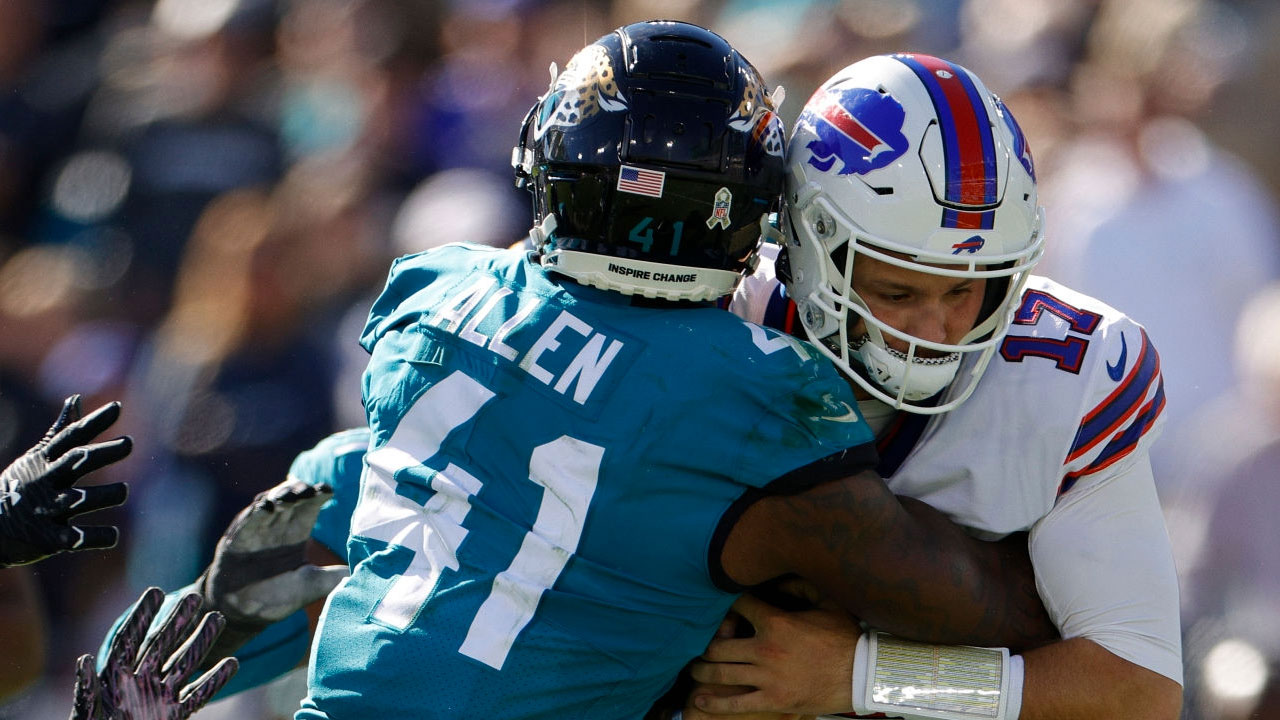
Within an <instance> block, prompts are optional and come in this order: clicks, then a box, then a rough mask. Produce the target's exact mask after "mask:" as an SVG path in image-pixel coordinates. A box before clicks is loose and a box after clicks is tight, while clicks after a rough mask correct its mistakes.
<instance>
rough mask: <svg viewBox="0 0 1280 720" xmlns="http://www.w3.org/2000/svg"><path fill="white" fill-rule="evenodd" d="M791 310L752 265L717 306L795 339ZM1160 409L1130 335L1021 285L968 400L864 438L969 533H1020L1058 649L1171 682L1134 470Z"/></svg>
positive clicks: (1155, 550) (1178, 671) (1145, 473)
mask: <svg viewBox="0 0 1280 720" xmlns="http://www.w3.org/2000/svg"><path fill="white" fill-rule="evenodd" d="M793 307H794V306H793V305H792V304H791V303H790V302H789V301H788V300H787V299H786V298H785V297H784V296H783V293H782V292H781V286H780V285H779V283H778V281H777V280H776V279H775V278H774V277H773V268H772V263H771V262H769V260H768V257H767V256H766V258H765V259H764V260H763V261H762V262H761V267H760V268H759V269H758V270H757V272H756V274H755V275H754V276H752V277H751V278H748V279H747V280H745V281H744V282H743V283H742V284H741V285H740V286H739V288H738V292H737V294H736V295H735V297H734V299H733V304H732V306H731V309H733V311H734V312H736V313H738V314H739V315H741V316H743V317H744V318H746V319H748V320H752V321H755V322H760V323H764V324H771V325H774V326H775V327H782V328H784V329H789V330H790V331H792V332H795V333H796V334H801V335H802V334H803V329H801V328H800V325H799V321H798V320H797V319H795V317H794V310H792V309H791V308H793ZM788 326H790V327H788ZM964 371H965V369H964V368H962V369H961V371H960V372H961V373H963V372H964ZM944 400H945V398H944ZM1163 409H1164V387H1163V382H1162V380H1161V376H1160V361H1159V357H1158V355H1157V354H1156V351H1155V348H1154V347H1153V346H1152V344H1151V342H1150V340H1149V339H1148V337H1147V335H1146V332H1145V330H1143V328H1142V327H1141V326H1140V325H1138V324H1137V323H1135V322H1134V321H1132V320H1130V319H1129V318H1128V317H1126V316H1125V315H1123V314H1122V313H1120V312H1118V311H1117V310H1115V309H1113V308H1111V307H1109V306H1107V305H1105V304H1103V303H1101V302H1099V301H1098V300H1095V299H1094V298H1091V297H1088V296H1086V295H1082V294H1080V293H1077V292H1075V291H1073V290H1071V289H1069V288H1067V287H1064V286H1062V285H1059V284H1057V283H1055V282H1053V281H1052V280H1049V279H1048V278H1044V277H1039V276H1032V277H1031V279H1030V281H1029V282H1028V283H1027V288H1026V290H1025V291H1024V292H1023V303H1022V306H1021V307H1020V308H1019V310H1018V312H1017V315H1016V318H1015V321H1014V324H1013V325H1012V327H1011V328H1010V331H1009V334H1008V336H1007V338H1006V339H1005V341H1004V342H1003V344H1002V345H1001V347H1000V349H999V351H998V352H997V356H996V357H995V358H993V359H992V361H991V363H990V365H988V367H987V370H986V372H985V374H984V375H983V377H982V381H981V382H980V383H979V385H978V387H977V389H976V390H975V391H974V393H973V395H972V396H970V397H969V399H968V400H966V401H965V402H964V403H962V404H961V405H960V406H959V407H958V408H956V409H954V410H952V411H950V412H946V413H942V414H940V415H933V416H924V415H912V414H909V413H899V414H898V415H897V416H896V417H895V418H894V419H893V420H892V421H890V422H889V424H888V426H887V427H886V428H885V429H884V430H883V431H881V432H879V437H878V443H877V444H878V446H879V449H880V453H881V465H880V472H881V475H882V476H884V477H885V478H886V481H887V482H888V484H889V487H890V488H892V489H893V491H894V492H895V493H897V494H900V495H906V496H910V497H914V498H917V499H920V500H923V501H925V502H927V503H929V504H930V505H932V506H933V507H935V508H937V509H939V510H941V511H942V512H944V513H946V514H947V515H948V516H949V517H951V519H952V520H953V521H954V522H956V523H957V524H959V525H961V526H963V527H965V528H966V529H968V530H969V531H970V532H971V533H973V534H974V535H976V536H978V537H982V538H984V539H996V538H1000V537H1003V536H1005V535H1008V534H1009V533H1013V532H1019V531H1023V530H1029V531H1030V553H1031V560H1032V563H1033V565H1034V567H1035V572H1036V584H1037V587H1038V589H1039V591H1040V596H1041V598H1042V600H1043V602H1044V604H1045V608H1046V609H1047V610H1048V611H1049V615H1050V617H1051V618H1052V619H1053V621H1054V623H1055V624H1056V625H1057V626H1058V628H1059V631H1060V632H1061V633H1062V635H1063V637H1064V638H1072V637H1085V638H1088V639H1090V640H1093V641H1094V642H1097V643H1098V644H1099V645H1101V646H1103V647H1105V648H1107V649H1108V650H1110V651H1111V652H1113V653H1114V654H1116V655H1118V656H1119V657H1122V658H1124V659H1126V660H1129V661H1130V662H1133V663H1135V664H1138V665H1141V666H1143V667H1146V668H1148V669H1150V670H1152V671H1154V672H1158V673H1160V674H1161V675H1164V676H1166V677H1169V678H1171V679H1173V680H1175V681H1177V682H1179V683H1181V682H1182V660H1181V654H1182V651H1181V637H1180V625H1179V620H1178V583H1177V575H1176V572H1175V570H1174V565H1173V556H1172V552H1171V550H1170V546H1169V538H1168V533H1167V532H1166V530H1165V525H1164V518H1163V515H1162V513H1161V510H1160V505H1159V500H1158V498H1157V497H1156V490H1155V482H1154V478H1153V477H1152V474H1151V466H1150V462H1149V459H1148V449H1149V447H1150V444H1151V443H1152V442H1153V441H1154V439H1155V438H1156V436H1157V435H1158V434H1159V431H1160V428H1161V425H1162V423H1163V419H1164V418H1163V412H1162V411H1163Z"/></svg>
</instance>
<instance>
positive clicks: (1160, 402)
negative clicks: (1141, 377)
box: [1058, 379, 1165, 495]
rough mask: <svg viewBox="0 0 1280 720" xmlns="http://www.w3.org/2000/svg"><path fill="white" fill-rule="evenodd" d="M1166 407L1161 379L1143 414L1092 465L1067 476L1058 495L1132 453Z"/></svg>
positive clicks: (1059, 488)
mask: <svg viewBox="0 0 1280 720" xmlns="http://www.w3.org/2000/svg"><path fill="white" fill-rule="evenodd" d="M1164 406H1165V398H1164V380H1163V379H1161V380H1160V384H1159V385H1158V386H1157V387H1156V394H1155V396H1154V397H1153V398H1151V402H1150V403H1148V404H1147V405H1146V406H1145V407H1144V408H1143V409H1142V414H1140V415H1139V416H1138V417H1137V418H1136V419H1135V420H1134V421H1133V423H1132V424H1131V425H1130V426H1129V427H1128V429H1126V430H1125V431H1124V432H1123V433H1120V434H1119V435H1117V436H1116V437H1115V438H1114V439H1112V441H1111V442H1109V443H1107V446H1106V447H1105V448H1103V449H1102V452H1101V453H1099V454H1098V457H1097V458H1096V459H1095V460H1094V461H1093V462H1092V463H1090V464H1089V465H1088V466H1087V467H1085V468H1084V469H1082V470H1078V471H1076V472H1074V473H1071V474H1069V475H1067V477H1066V478H1065V479H1063V481H1062V484H1061V485H1060V486H1059V487H1058V494H1059V495H1062V494H1063V493H1065V492H1067V491H1068V490H1070V489H1071V488H1072V487H1073V486H1074V485H1075V484H1076V480H1079V479H1080V478H1081V477H1082V476H1084V475H1088V474H1090V473H1095V472H1097V471H1099V470H1102V469H1103V468H1106V467H1107V466H1109V465H1111V464H1112V463H1114V462H1116V461H1117V460H1119V459H1120V458H1122V457H1124V456H1125V455H1128V454H1129V453H1130V452H1132V451H1133V449H1134V448H1135V447H1137V446H1138V441H1139V440H1141V439H1142V436H1143V435H1145V434H1146V433H1147V430H1150V429H1151V426H1152V425H1153V424H1155V421H1156V418H1158V417H1160V413H1162V412H1164Z"/></svg>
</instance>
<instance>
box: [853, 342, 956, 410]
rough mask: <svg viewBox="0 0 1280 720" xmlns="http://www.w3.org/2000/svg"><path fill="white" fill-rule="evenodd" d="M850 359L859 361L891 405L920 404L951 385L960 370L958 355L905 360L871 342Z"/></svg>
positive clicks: (897, 354) (905, 357)
mask: <svg viewBox="0 0 1280 720" xmlns="http://www.w3.org/2000/svg"><path fill="white" fill-rule="evenodd" d="M854 355H855V357H857V358H858V359H859V360H861V361H862V365H863V367H865V368H866V369H867V374H868V376H869V377H870V378H871V380H872V381H873V382H875V384H877V385H879V386H880V387H881V388H882V389H883V390H884V391H885V393H886V394H887V395H888V396H890V397H892V398H893V404H897V403H898V402H900V401H901V400H906V401H909V402H920V401H921V400H927V399H929V398H931V397H933V396H934V395H937V394H938V393H940V392H942V391H943V390H945V389H946V388H947V386H948V385H950V384H951V381H952V380H954V379H955V377H956V371H958V370H959V369H960V354H959V353H952V354H951V355H948V356H946V357H944V358H936V359H935V358H930V359H920V358H911V359H908V357H907V356H906V355H905V354H902V353H898V352H896V351H894V350H892V349H890V348H887V347H885V346H883V345H881V344H879V343H877V342H875V341H873V340H871V339H868V340H867V341H866V342H864V343H863V344H862V347H861V348H859V349H858V350H857V351H855V352H854ZM881 399H883V398H881Z"/></svg>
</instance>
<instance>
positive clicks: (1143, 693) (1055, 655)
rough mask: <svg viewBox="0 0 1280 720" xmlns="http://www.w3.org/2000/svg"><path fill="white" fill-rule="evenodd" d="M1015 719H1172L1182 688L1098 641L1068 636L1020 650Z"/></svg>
mask: <svg viewBox="0 0 1280 720" xmlns="http://www.w3.org/2000/svg"><path fill="white" fill-rule="evenodd" d="M1023 672H1024V676H1023V677H1024V679H1023V686H1022V714H1021V715H1020V716H1019V719H1020V720H1050V719H1052V720H1075V719H1076V718H1081V719H1082V720H1083V719H1086V718H1087V719H1088V720H1093V719H1094V718H1104V717H1117V718H1126V719H1128V720H1175V719H1176V718H1177V717H1178V714H1179V712H1180V710H1181V707H1182V687H1181V686H1180V685H1178V683H1176V682H1174V681H1173V680H1170V679H1169V678H1167V677H1165V676H1163V675H1160V674H1159V673H1156V672H1153V671H1151V670H1148V669H1147V668H1144V667H1142V666H1140V665H1135V664H1133V663H1131V662H1129V661H1127V660H1124V659H1122V658H1120V657H1118V656H1116V655H1114V654H1112V653H1111V652H1109V651H1108V650H1106V649H1105V648H1103V647H1102V646H1101V645H1098V644H1097V643H1094V642H1092V641H1090V640H1086V639H1084V638H1073V639H1071V640H1063V641H1061V642H1057V643H1053V644H1051V645H1047V646H1045V647H1042V648H1039V649H1036V650H1031V651H1028V652H1026V653H1024V654H1023Z"/></svg>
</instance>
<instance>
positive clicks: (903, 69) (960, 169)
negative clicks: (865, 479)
mask: <svg viewBox="0 0 1280 720" xmlns="http://www.w3.org/2000/svg"><path fill="white" fill-rule="evenodd" d="M788 163H789V173H790V176H789V178H788V183H789V185H788V190H787V201H788V208H787V210H786V211H785V213H784V215H783V217H782V219H781V220H782V226H783V230H784V235H785V237H784V239H782V242H783V248H782V249H781V250H780V251H779V250H778V249H777V248H776V247H775V248H774V252H773V254H777V253H779V252H780V254H781V257H779V258H778V259H777V263H776V266H771V264H770V263H768V262H765V263H763V264H762V266H761V267H760V268H759V269H758V270H757V272H756V274H755V275H754V276H753V277H751V278H750V279H749V280H747V281H746V282H744V284H743V285H742V286H740V288H739V290H738V293H737V295H736V296H735V298H734V301H733V306H732V307H733V309H734V311H735V312H737V313H738V314H740V315H742V316H743V317H745V318H747V319H749V320H753V321H757V322H762V323H765V324H771V325H774V326H777V327H782V328H784V329H787V330H789V331H791V332H794V333H795V334H797V335H801V336H802V337H807V338H808V339H809V340H810V341H811V342H812V343H813V344H814V345H816V346H817V347H818V348H819V349H820V350H821V351H822V352H823V353H824V354H826V355H828V356H829V357H830V358H831V359H832V360H833V361H834V362H835V363H836V364H837V365H838V366H839V367H840V368H841V369H842V370H843V371H844V372H845V373H846V374H847V375H848V377H849V378H850V379H851V380H852V382H853V383H855V385H856V387H855V389H856V391H857V394H858V397H859V398H860V403H859V405H860V407H859V410H860V411H861V413H862V415H864V416H865V417H866V419H867V420H868V421H869V422H870V423H871V425H872V427H873V429H874V430H875V431H876V433H877V440H878V448H879V451H880V454H881V464H880V467H879V470H880V473H881V475H882V476H884V477H885V478H887V482H888V483H889V486H890V487H891V489H893V491H894V492H896V493H898V494H899V495H906V496H911V497H915V498H918V499H920V500H924V501H926V502H928V503H929V504H930V505H933V506H934V507H936V508H938V509H940V510H942V511H943V512H945V513H947V514H948V515H949V516H950V517H951V518H952V519H953V520H954V521H955V522H957V523H958V524H960V525H961V526H963V527H965V528H967V529H968V530H969V531H970V532H971V533H973V534H974V535H976V536H980V537H983V538H987V539H994V538H1001V537H1006V536H1008V535H1010V534H1013V533H1019V532H1028V533H1029V543H1030V554H1031V558H1032V561H1033V564H1034V566H1035V571H1036V579H1037V589H1038V591H1039V593H1040V596H1041V598H1042V599H1043V601H1044V604H1045V607H1046V608H1047V609H1048V611H1049V613H1050V615H1051V617H1052V619H1053V620H1054V622H1055V624H1056V625H1057V626H1058V628H1059V630H1060V633H1061V636H1062V639H1061V640H1060V641H1057V642H1055V643H1053V644H1050V645H1047V646H1044V647H1040V648H1036V649H1030V650H1026V651H1025V652H1022V653H1020V654H1019V653H1018V652H1016V651H1015V652H1012V653H1011V652H1009V651H1008V650H1004V649H994V650H990V651H987V652H985V653H984V652H982V651H978V650H975V649H974V648H948V647H927V646H920V645H918V644H914V643H904V642H902V641H900V640H898V639H896V638H892V637H890V636H886V635H882V634H879V633H876V632H874V630H869V631H867V632H863V633H858V632H857V631H856V626H854V627H855V630H854V631H853V632H850V633H849V634H848V638H849V640H848V642H853V640H854V639H856V641H857V645H856V654H855V653H849V656H850V657H853V658H855V659H854V662H853V663H852V670H851V674H852V683H851V684H850V683H847V682H845V683H843V684H842V683H841V682H840V673H846V674H844V675H843V677H844V678H848V677H849V674H848V673H850V669H849V663H848V662H846V661H844V660H843V655H842V654H841V652H837V653H835V654H832V655H829V657H832V658H833V661H832V662H831V663H824V664H823V665H822V666H821V667H819V666H817V665H815V664H814V663H813V661H812V657H813V654H811V653H812V652H815V651H819V650H817V648H823V647H826V648H830V646H831V642H830V640H831V638H830V632H829V631H830V628H829V626H828V627H825V628H821V629H819V628H818V627H817V626H816V625H815V626H813V627H811V628H810V630H811V631H810V632H808V633H805V632H802V631H801V629H802V626H803V623H802V622H800V621H799V620H797V619H796V618H792V619H791V620H790V621H788V622H787V623H785V626H786V630H785V632H784V631H783V630H782V629H781V626H782V624H778V623H774V622H773V621H775V620H777V619H778V618H779V617H781V613H782V611H780V610H774V609H772V608H767V607H765V606H763V605H762V604H760V603H758V602H756V601H753V600H751V599H746V600H744V601H742V602H740V604H739V609H740V610H741V611H743V613H744V615H745V616H746V617H747V618H748V619H749V620H752V621H753V622H754V623H755V624H756V625H757V627H756V632H757V634H756V636H755V637H754V638H751V639H741V638H735V639H723V640H716V641H714V642H713V643H712V645H711V647H710V648H709V649H708V652H707V655H706V656H705V657H706V659H707V660H709V661H711V662H708V663H704V664H699V665H697V666H695V668H694V677H695V678H697V679H699V680H701V681H703V682H708V683H720V684H724V685H750V686H755V687H756V688H758V689H756V690H754V691H752V692H751V693H744V694H737V695H729V696H726V697H714V698H713V697H709V696H705V695H704V696H700V697H697V698H695V700H696V705H697V707H698V708H701V709H704V710H713V711H716V712H726V711H735V712H743V711H759V710H763V711H774V712H782V711H791V712H808V713H814V712H818V713H821V712H837V711H838V712H845V711H848V710H849V709H850V702H849V701H850V699H851V700H852V703H851V706H852V709H853V710H854V712H855V713H874V712H884V713H886V714H887V715H888V716H899V715H901V716H905V717H929V718H961V717H963V718H969V717H993V718H1016V717H1019V713H1021V717H1024V718H1032V717H1035V718H1040V717H1065V718H1071V717H1081V718H1085V717H1087V718H1099V717H1126V718H1138V717H1142V718H1147V717H1150V718H1175V717H1177V715H1178V709H1179V707H1180V703H1181V682H1182V663H1181V645H1180V631H1179V619H1178V586H1177V579H1176V574H1175V571H1174V566H1173V560H1172V554H1171V551H1170V547H1169V541H1168V536H1167V533H1166V530H1165V526H1164V521H1163V516H1162V514H1161V511H1160V507H1159V504H1158V499H1157V497H1156V491H1155V484H1154V479H1153V477H1152V471H1151V465H1150V462H1149V460H1148V448H1149V446H1150V444H1151V443H1152V442H1153V440H1154V439H1155V437H1156V436H1157V434H1158V432H1159V429H1160V426H1161V423H1162V420H1163V417H1162V412H1161V411H1162V410H1163V408H1164V402H1165V400H1164V390H1163V382H1162V380H1161V376H1160V362H1159V357H1158V355H1157V353H1156V351H1155V348H1154V347H1153V345H1152V342H1151V340H1150V338H1148V337H1147V334H1146V332H1145V331H1144V330H1143V328H1142V327H1141V326H1140V325H1138V324H1137V323H1136V322H1134V321H1133V320H1131V319H1129V318H1128V317H1126V316H1125V315H1124V314H1122V313H1121V312H1119V311H1117V310H1115V309H1113V308H1111V307H1109V306H1107V305H1105V304H1103V303H1102V302H1099V301H1098V300H1096V299H1094V298H1091V297H1087V296H1085V295H1082V294H1080V293H1078V292H1074V291H1072V290H1071V289H1069V288H1066V287H1063V286H1062V285H1059V284H1057V283H1055V282H1053V281H1052V280H1049V279H1047V278H1044V277H1039V276H1035V275H1031V274H1030V271H1031V269H1032V267H1033V266H1034V264H1035V262H1036V261H1037V259H1038V258H1039V257H1040V255H1041V252H1042V242H1043V240H1042V237H1041V234H1040V232H1041V228H1042V218H1043V211H1042V210H1041V209H1040V208H1039V207H1038V205H1037V199H1036V185H1035V170H1034V166H1033V164H1032V159H1031V153H1030V151H1029V149H1028V148H1027V143H1026V140H1025V138H1024V136H1023V134H1022V131H1021V130H1020V128H1019V127H1018V125H1017V123H1016V121H1015V120H1014V118H1013V116H1012V115H1011V114H1010V113H1009V111H1008V109H1007V108H1006V107H1005V106H1004V104H1003V103H1002V102H1001V101H1000V100H999V98H998V97H996V96H995V95H993V94H992V93H991V92H990V91H988V90H987V89H986V87H985V86H984V85H983V83H982V82H981V81H980V80H979V79H978V78H977V77H976V76H975V75H973V74H972V73H971V72H969V71H968V70H966V69H964V68H962V67H960V66H958V65H955V64H953V63H950V62H947V61H944V60H941V59H938V58H933V57H929V56H924V55H893V56H881V57H874V58H870V59H867V60H863V61H861V62H857V63H855V64H853V65H850V66H848V67H846V68H845V69H843V70H842V71H840V72H839V73H837V74H836V75H834V76H833V77H832V78H831V79H830V80H828V81H827V82H826V83H825V84H824V85H823V86H822V87H821V88H820V89H819V90H818V91H817V92H816V93H815V94H814V96H813V97H812V98H811V99H810V100H809V102H808V104H807V105H806V106H805V108H804V110H803V113H802V115H801V117H800V119H799V122H798V124H797V126H796V128H795V131H794V133H793V135H792V137H791V140H790V145H789V148H788ZM779 278H781V280H782V281H783V283H785V286H784V285H783V283H780V282H779ZM784 287H785V289H784ZM796 617H797V618H798V617H799V616H796ZM824 634H826V637H823V635H824ZM859 635H860V637H859ZM819 639H821V640H823V641H824V642H825V643H826V644H825V645H823V644H821V643H819V642H817V641H818V640H819ZM766 646H769V647H768V648H767V650H766ZM844 650H847V649H846V648H841V651H844ZM819 652H820V651H819ZM788 660H790V661H794V663H795V664H794V665H793V666H787V665H786V662H788ZM730 663H733V664H730ZM975 671H981V672H975ZM823 673H826V676H827V678H826V681H824V680H823V679H822V677H821V676H822V675H823ZM832 673H835V675H834V677H832ZM801 675H808V677H807V678H806V679H804V680H803V681H802V680H798V679H797V678H798V677H799V676H801ZM814 676H818V677H817V678H815V677H814ZM805 688H815V689H814V690H813V691H812V693H811V694H810V695H809V696H808V697H802V695H803V694H804V692H805V690H804V689H805ZM816 688H826V689H827V690H834V695H832V696H826V697H823V696H822V691H821V690H817V689H816ZM912 688H914V691H913V690H912ZM685 717H686V718H690V717H702V712H701V711H700V710H692V709H691V710H690V711H687V712H686V713H685Z"/></svg>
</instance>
